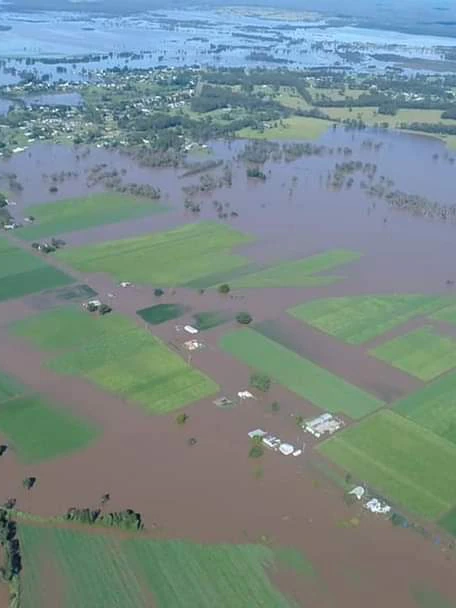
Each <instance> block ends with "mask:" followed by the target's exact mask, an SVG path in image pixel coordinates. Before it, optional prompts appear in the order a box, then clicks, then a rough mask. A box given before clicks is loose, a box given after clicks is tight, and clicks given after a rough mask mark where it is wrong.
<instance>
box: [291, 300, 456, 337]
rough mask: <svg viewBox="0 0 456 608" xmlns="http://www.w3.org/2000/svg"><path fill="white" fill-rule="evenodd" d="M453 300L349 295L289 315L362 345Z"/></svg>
mask: <svg viewBox="0 0 456 608" xmlns="http://www.w3.org/2000/svg"><path fill="white" fill-rule="evenodd" d="M450 301H451V300H450V299H449V298H445V297H438V296H424V295H409V294H403V295H387V296H350V297H342V298H326V299H321V300H312V301H311V302H306V303H305V304H301V305H299V306H296V307H294V308H291V309H290V310H289V311H288V312H289V313H290V314H291V315H292V316H293V317H296V318H297V319H299V320H300V321H303V322H304V323H308V324H309V325H312V326H313V327H315V328H317V329H319V330H321V331H323V332H325V333H327V334H330V335H331V336H334V337H336V338H339V340H343V341H344V342H348V343H349V344H363V343H364V342H367V341H369V340H372V338H375V337H377V336H380V335H381V334H383V333H385V332H387V331H389V330H391V329H393V328H394V327H397V326H398V325H401V324H402V323H405V322H406V321H408V320H409V319H412V318H414V317H417V316H420V315H429V314H431V313H433V312H435V311H436V310H438V309H439V308H443V307H444V306H445V305H446V304H447V303H449V302H450Z"/></svg>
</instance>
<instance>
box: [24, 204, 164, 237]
mask: <svg viewBox="0 0 456 608" xmlns="http://www.w3.org/2000/svg"><path fill="white" fill-rule="evenodd" d="M163 211H166V207H165V206H164V205H161V204H160V203H157V202H155V201H150V200H146V199H138V198H135V197H133V196H129V195H128V194H116V193H101V194H93V195H91V196H87V197H83V198H73V199H65V200H63V201H56V202H53V203H47V204H44V205H32V206H31V207H27V208H26V209H25V210H24V213H25V214H26V215H27V216H33V217H34V218H35V221H34V223H33V224H28V225H26V226H25V227H23V228H21V230H19V231H18V233H17V234H18V236H19V237H20V238H21V239H24V240H26V241H34V240H39V239H42V238H44V237H51V236H57V235H60V234H62V233H65V232H75V231H77V230H85V229H87V228H92V227H94V226H102V225H103V224H114V223H116V222H121V221H123V220H127V219H134V218H140V217H146V216H147V215H151V214H153V213H160V212H163Z"/></svg>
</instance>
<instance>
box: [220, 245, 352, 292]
mask: <svg viewBox="0 0 456 608" xmlns="http://www.w3.org/2000/svg"><path fill="white" fill-rule="evenodd" d="M360 257H361V256H360V254H359V253H356V252H354V251H347V250H345V249H334V250H331V251H327V252H324V253H319V254H316V255H313V256H310V257H308V258H303V259H301V260H293V261H287V262H281V263H279V264H275V265H273V266H270V267H269V268H265V269H263V270H259V271H257V272H254V273H252V274H247V275H243V276H241V277H239V278H237V279H234V281H231V282H230V286H231V287H232V288H234V289H242V288H266V287H318V286H325V285H331V284H332V283H335V282H337V281H339V280H340V279H341V277H337V276H313V275H314V274H315V273H318V272H324V271H327V270H332V269H333V268H337V267H338V266H341V265H342V264H348V263H349V262H353V261H355V260H358V259H359V258H360Z"/></svg>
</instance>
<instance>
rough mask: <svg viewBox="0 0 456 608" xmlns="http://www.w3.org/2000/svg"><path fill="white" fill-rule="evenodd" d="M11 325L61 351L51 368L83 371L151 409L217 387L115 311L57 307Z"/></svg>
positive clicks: (176, 403)
mask: <svg viewBox="0 0 456 608" xmlns="http://www.w3.org/2000/svg"><path fill="white" fill-rule="evenodd" d="M12 331H13V332H14V333H15V335H17V336H21V337H24V338H27V339H29V340H31V341H32V342H33V343H34V344H35V345H37V346H39V347H40V348H43V349H44V350H48V351H51V352H53V353H55V352H56V351H59V350H60V351H62V352H60V354H59V355H58V356H55V357H54V358H52V359H51V360H50V361H49V362H48V365H49V367H51V368H52V369H53V370H54V371H56V372H58V373H62V374H69V375H75V376H82V377H84V378H86V379H87V380H90V381H92V382H94V383H95V384H98V385H99V386H101V387H102V388H104V389H106V390H108V391H111V392H114V393H117V394H119V395H122V396H123V397H125V398H126V399H131V400H132V401H137V402H138V403H141V404H142V405H144V406H145V407H146V408H147V409H148V410H149V411H150V412H153V413H167V412H169V411H172V410H174V409H178V408H180V407H183V406H184V405H188V404H189V403H192V402H194V401H198V400H199V399H202V398H204V397H207V396H209V395H212V394H214V393H216V392H217V391H218V386H217V384H216V383H215V382H213V381H212V380H211V379H210V378H208V377H207V376H205V375H204V374H202V373H200V372H199V371H197V370H195V369H193V368H192V367H191V366H190V365H188V364H187V363H185V361H184V360H183V359H182V358H181V357H179V356H178V355H177V354H175V353H174V352H172V351H171V350H170V349H169V348H167V346H165V344H163V342H161V340H159V339H158V338H155V337H154V336H152V335H150V334H149V333H148V332H147V331H145V330H143V329H141V328H139V327H138V326H137V325H136V324H135V323H134V322H133V321H130V319H128V318H127V317H124V316H122V315H119V314H115V313H113V314H110V315H106V316H105V317H98V316H91V315H90V314H89V313H86V312H82V311H79V310H77V309H74V308H68V309H61V310H56V311H51V312H45V313H43V314H41V315H38V316H36V317H33V318H31V319H26V320H25V321H20V322H19V323H16V324H15V325H14V326H13V327H12Z"/></svg>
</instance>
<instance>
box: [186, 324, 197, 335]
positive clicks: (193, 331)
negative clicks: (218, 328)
mask: <svg viewBox="0 0 456 608" xmlns="http://www.w3.org/2000/svg"><path fill="white" fill-rule="evenodd" d="M184 331H186V332H187V333H188V334H191V335H192V336H194V335H195V334H197V333H199V330H198V329H196V327H193V325H184Z"/></svg>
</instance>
